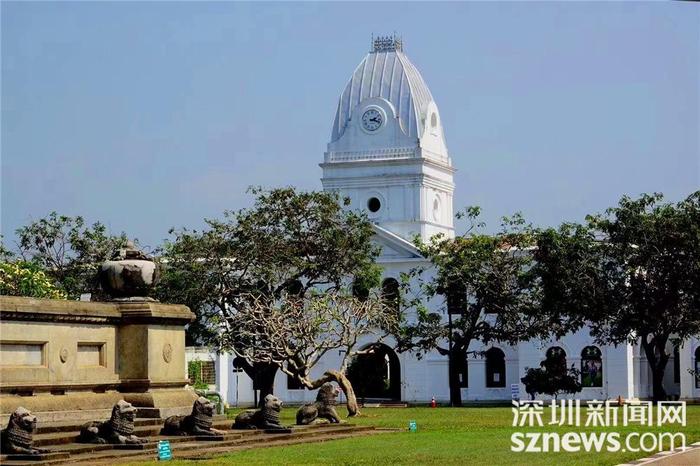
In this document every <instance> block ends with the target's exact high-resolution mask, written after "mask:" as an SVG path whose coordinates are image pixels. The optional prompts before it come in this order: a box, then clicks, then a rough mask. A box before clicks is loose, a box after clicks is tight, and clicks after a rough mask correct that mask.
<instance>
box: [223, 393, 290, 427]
mask: <svg viewBox="0 0 700 466" xmlns="http://www.w3.org/2000/svg"><path fill="white" fill-rule="evenodd" d="M281 408H282V400H280V399H279V398H277V397H276V396H274V395H267V396H266V397H265V403H264V405H263V407H262V408H261V409H258V410H248V411H243V412H242V413H240V414H239V415H238V416H236V420H235V421H234V423H233V425H232V426H231V428H232V429H272V430H279V429H285V427H284V426H282V425H280V409H281Z"/></svg>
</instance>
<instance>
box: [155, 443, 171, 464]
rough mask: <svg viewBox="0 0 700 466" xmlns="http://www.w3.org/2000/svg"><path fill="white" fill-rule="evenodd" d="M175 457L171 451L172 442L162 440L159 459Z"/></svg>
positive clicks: (159, 445)
mask: <svg viewBox="0 0 700 466" xmlns="http://www.w3.org/2000/svg"><path fill="white" fill-rule="evenodd" d="M172 458H173V453H172V452H171V451H170V442H169V441H167V440H160V441H159V442H158V461H167V460H170V459H172Z"/></svg>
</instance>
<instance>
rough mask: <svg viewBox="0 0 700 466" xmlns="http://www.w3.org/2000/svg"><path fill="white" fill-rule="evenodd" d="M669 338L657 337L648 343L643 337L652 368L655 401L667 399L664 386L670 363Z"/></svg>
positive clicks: (643, 343) (648, 360)
mask: <svg viewBox="0 0 700 466" xmlns="http://www.w3.org/2000/svg"><path fill="white" fill-rule="evenodd" d="M667 340H668V338H662V337H656V338H655V339H654V340H652V343H648V342H646V341H645V339H644V338H643V339H642V348H643V349H644V354H645V355H646V357H647V362H648V363H649V368H650V369H651V380H652V391H653V395H652V399H653V400H654V401H655V402H659V401H665V400H666V389H665V388H664V373H665V372H666V364H667V363H668V359H669V357H668V355H667V354H666V341H667Z"/></svg>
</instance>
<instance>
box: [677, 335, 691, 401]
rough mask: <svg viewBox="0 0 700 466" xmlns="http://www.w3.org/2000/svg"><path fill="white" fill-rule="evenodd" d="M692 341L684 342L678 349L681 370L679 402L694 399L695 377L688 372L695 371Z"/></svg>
mask: <svg viewBox="0 0 700 466" xmlns="http://www.w3.org/2000/svg"><path fill="white" fill-rule="evenodd" d="M692 343H693V340H692V339H691V340H686V341H684V342H683V344H682V345H681V346H680V348H678V354H679V356H680V360H681V362H680V370H681V400H690V399H693V398H695V377H694V375H693V374H691V373H690V372H688V370H689V369H690V370H694V369H695V367H694V366H695V364H694V362H695V357H694V355H693V344H692Z"/></svg>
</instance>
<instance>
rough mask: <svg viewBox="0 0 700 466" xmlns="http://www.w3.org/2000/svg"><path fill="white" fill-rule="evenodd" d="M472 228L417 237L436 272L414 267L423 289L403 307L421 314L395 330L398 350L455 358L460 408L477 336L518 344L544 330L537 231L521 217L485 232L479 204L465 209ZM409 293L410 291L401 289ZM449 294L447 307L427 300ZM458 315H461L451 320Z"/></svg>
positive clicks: (452, 374)
mask: <svg viewBox="0 0 700 466" xmlns="http://www.w3.org/2000/svg"><path fill="white" fill-rule="evenodd" d="M462 215H466V217H467V218H468V219H469V220H470V222H471V226H470V227H469V229H468V230H467V232H466V233H465V234H464V235H462V236H457V237H456V238H454V239H449V238H445V237H442V236H434V237H433V238H431V240H430V242H429V243H427V244H425V243H422V242H420V241H417V243H416V244H417V246H418V248H419V249H420V251H421V253H422V254H423V255H424V256H425V257H426V258H427V259H429V260H430V262H431V264H432V266H433V267H434V275H433V276H432V277H429V278H427V279H423V278H421V276H422V275H423V273H424V272H425V269H414V270H413V271H412V272H411V273H410V274H407V276H405V277H404V280H403V282H404V288H405V289H406V291H409V290H410V288H411V287H412V281H413V280H417V281H418V282H419V284H420V286H419V288H420V293H419V294H414V295H413V298H411V299H408V300H405V304H404V305H405V306H406V307H408V308H415V309H416V317H415V319H406V320H405V321H404V323H403V324H402V326H401V328H400V332H399V334H398V335H397V340H398V342H399V344H398V349H399V351H407V350H412V351H416V352H417V353H418V356H419V357H420V356H421V354H422V352H424V351H429V350H433V349H435V350H437V351H438V352H439V353H440V354H442V355H445V356H448V357H449V386H450V402H451V404H452V405H453V406H459V405H461V402H462V400H461V393H460V387H459V382H458V376H459V371H460V366H461V364H464V361H466V358H467V355H468V354H473V353H474V351H473V350H471V349H470V348H471V345H472V343H473V342H474V341H479V342H481V343H483V344H484V345H487V344H488V343H489V342H496V341H497V342H507V343H510V344H514V343H516V342H517V341H520V340H521V339H523V338H528V337H530V336H533V335H534V334H536V333H537V332H539V331H540V328H539V326H538V325H537V323H538V322H537V320H536V319H534V318H533V317H532V316H533V315H534V311H535V310H536V309H537V302H538V294H537V288H536V282H534V281H533V280H532V276H531V274H530V273H529V269H530V268H531V265H532V255H531V252H530V248H531V246H532V244H533V241H534V239H533V236H532V234H531V229H530V227H529V226H528V225H526V224H525V223H524V221H523V219H522V218H521V217H520V216H519V215H516V216H514V217H513V218H512V219H508V218H506V219H504V222H503V225H502V230H501V232H500V233H498V234H494V235H489V234H484V233H479V232H478V228H479V227H483V224H480V223H477V218H478V215H479V209H478V208H476V207H472V208H469V209H467V211H466V212H465V213H461V214H459V216H462ZM402 295H407V293H402ZM438 295H440V296H442V297H443V298H444V306H443V311H446V312H447V314H448V319H447V321H445V319H443V318H442V316H441V315H440V314H438V313H434V312H433V313H431V312H428V310H427V308H426V307H425V304H424V303H425V301H426V300H430V299H433V298H436V297H437V296H438ZM453 316H455V317H454V318H453Z"/></svg>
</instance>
